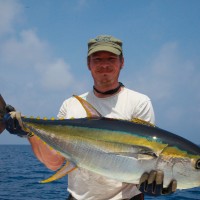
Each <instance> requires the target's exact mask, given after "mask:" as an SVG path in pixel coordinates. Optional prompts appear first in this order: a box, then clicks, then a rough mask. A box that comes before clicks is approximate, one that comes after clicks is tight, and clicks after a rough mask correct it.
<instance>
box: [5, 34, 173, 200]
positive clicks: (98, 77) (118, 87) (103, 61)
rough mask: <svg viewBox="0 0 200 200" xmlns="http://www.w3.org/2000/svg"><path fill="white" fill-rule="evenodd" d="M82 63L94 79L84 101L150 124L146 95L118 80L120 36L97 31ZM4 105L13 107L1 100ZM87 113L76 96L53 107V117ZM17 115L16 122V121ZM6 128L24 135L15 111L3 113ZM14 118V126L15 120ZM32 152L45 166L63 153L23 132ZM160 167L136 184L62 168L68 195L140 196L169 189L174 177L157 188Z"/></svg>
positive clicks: (87, 199) (72, 198) (96, 199)
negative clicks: (84, 62) (5, 114)
mask: <svg viewBox="0 0 200 200" xmlns="http://www.w3.org/2000/svg"><path fill="white" fill-rule="evenodd" d="M87 64H88V69H89V71H90V72H91V75H92V77H93V80H94V86H93V89H92V90H91V91H89V92H86V93H84V94H82V95H80V97H81V98H83V99H85V100H86V101H87V102H89V103H90V104H91V105H92V106H93V107H94V108H96V110H98V112H99V113H100V114H101V116H104V117H106V118H115V119H122V120H130V121H131V120H133V119H135V118H138V119H141V120H144V121H146V122H149V123H151V124H154V123H155V119H154V111H153V107H152V104H151V100H150V99H149V97H147V96H146V95H144V94H141V93H138V92H136V91H133V90H130V89H128V88H126V87H125V86H124V85H123V84H122V83H121V82H119V75H120V72H121V70H122V69H123V67H124V57H123V50H122V41H121V40H119V39H117V38H115V37H113V36H109V35H100V36H97V37H96V38H94V39H91V40H89V42H88V57H87ZM7 111H8V112H9V111H13V108H12V107H9V106H7ZM84 117H87V113H86V112H85V110H84V108H83V107H82V106H81V104H80V102H79V101H77V99H76V98H74V97H71V98H69V99H67V100H65V101H64V102H63V104H62V106H61V108H60V111H59V113H58V118H64V119H70V118H84ZM16 120H17V123H16ZM6 124H7V125H6V128H7V130H8V131H9V132H11V133H14V134H17V135H20V136H22V135H26V134H27V133H26V132H24V130H23V128H21V127H22V126H23V125H22V122H21V121H20V116H19V114H17V112H12V114H10V115H9V116H8V118H7V123H6ZM16 124H17V126H16ZM28 140H29V142H30V144H31V145H32V149H33V151H34V153H35V155H36V157H37V158H38V159H39V160H40V161H41V162H42V163H44V164H45V165H46V167H47V168H49V169H51V170H57V169H59V168H60V167H61V165H62V164H63V163H64V162H65V158H64V157H63V156H62V155H60V154H58V153H57V152H56V151H55V150H54V149H52V148H50V147H49V146H48V145H46V144H44V143H43V142H42V141H41V140H38V139H37V138H36V136H32V137H28ZM163 177H164V175H163V172H162V171H151V172H150V173H144V174H143V175H142V177H141V179H140V184H139V185H135V184H131V183H122V182H119V181H117V180H113V179H110V178H107V177H104V176H101V175H99V174H96V173H94V172H91V171H88V170H86V169H82V168H77V169H76V170H73V171H72V172H70V173H69V174H68V191H69V193H70V195H69V197H68V200H76V199H77V200H122V199H124V200H125V199H127V200H128V199H131V200H142V199H144V194H147V195H155V196H156V195H162V194H170V193H173V192H175V190H176V181H172V182H171V183H170V185H169V186H168V188H163Z"/></svg>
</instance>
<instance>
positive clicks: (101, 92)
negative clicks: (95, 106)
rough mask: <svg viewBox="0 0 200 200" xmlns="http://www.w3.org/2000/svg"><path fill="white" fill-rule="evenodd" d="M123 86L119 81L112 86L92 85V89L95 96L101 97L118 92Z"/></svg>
mask: <svg viewBox="0 0 200 200" xmlns="http://www.w3.org/2000/svg"><path fill="white" fill-rule="evenodd" d="M123 87H124V85H123V84H122V83H121V82H118V83H117V84H115V86H113V87H96V86H95V85H94V86H93V90H94V94H95V96H97V97H100V98H103V97H108V96H112V95H114V94H117V93H119V92H120V91H121V89H122V88H123Z"/></svg>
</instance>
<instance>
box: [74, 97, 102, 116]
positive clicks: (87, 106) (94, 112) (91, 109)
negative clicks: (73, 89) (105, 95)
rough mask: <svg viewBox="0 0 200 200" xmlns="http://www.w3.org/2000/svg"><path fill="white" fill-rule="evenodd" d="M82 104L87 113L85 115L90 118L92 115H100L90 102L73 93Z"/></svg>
mask: <svg viewBox="0 0 200 200" xmlns="http://www.w3.org/2000/svg"><path fill="white" fill-rule="evenodd" d="M73 96H74V97H75V98H76V99H77V100H78V101H79V102H80V103H81V105H82V106H83V108H84V109H85V111H86V113H87V117H89V118H92V117H102V116H101V114H100V113H99V112H98V111H97V110H96V109H95V108H94V107H93V106H92V105H91V104H90V103H88V102H87V101H86V100H84V99H83V98H81V97H79V96H76V95H73Z"/></svg>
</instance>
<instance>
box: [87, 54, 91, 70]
mask: <svg viewBox="0 0 200 200" xmlns="http://www.w3.org/2000/svg"><path fill="white" fill-rule="evenodd" d="M87 66H88V69H89V70H91V67H90V58H89V57H87Z"/></svg>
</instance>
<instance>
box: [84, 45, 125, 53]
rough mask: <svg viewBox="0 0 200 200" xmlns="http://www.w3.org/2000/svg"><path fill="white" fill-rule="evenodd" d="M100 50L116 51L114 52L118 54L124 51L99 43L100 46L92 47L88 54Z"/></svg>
mask: <svg viewBox="0 0 200 200" xmlns="http://www.w3.org/2000/svg"><path fill="white" fill-rule="evenodd" d="M98 51H108V52H111V53H114V54H116V55H118V56H119V55H120V54H121V53H122V52H121V51H120V50H118V49H116V48H114V47H110V46H102V45H99V46H96V47H94V48H93V49H91V50H90V51H89V52H88V56H90V55H91V54H93V53H96V52H98Z"/></svg>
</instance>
